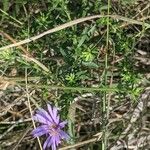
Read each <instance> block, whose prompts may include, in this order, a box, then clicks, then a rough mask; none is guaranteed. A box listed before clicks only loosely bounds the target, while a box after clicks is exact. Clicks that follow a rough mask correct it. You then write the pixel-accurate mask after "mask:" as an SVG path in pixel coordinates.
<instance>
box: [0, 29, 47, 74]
mask: <svg viewBox="0 0 150 150" xmlns="http://www.w3.org/2000/svg"><path fill="white" fill-rule="evenodd" d="M0 34H2V35H3V36H5V37H6V38H7V39H8V40H10V41H11V42H12V43H14V44H16V43H17V42H16V40H15V39H13V38H12V37H11V36H10V35H8V34H7V33H4V32H3V31H1V30H0ZM18 47H19V48H20V49H21V50H22V51H23V53H24V54H25V55H23V54H22V57H24V58H25V59H26V60H27V61H33V62H34V63H36V64H37V65H38V66H39V67H40V68H42V69H43V70H44V71H46V72H49V69H48V68H47V67H46V66H45V65H43V64H42V63H41V62H39V61H38V60H36V59H35V58H34V57H33V56H32V55H31V54H30V53H29V52H28V51H27V50H26V49H25V48H24V47H23V46H21V45H18Z"/></svg>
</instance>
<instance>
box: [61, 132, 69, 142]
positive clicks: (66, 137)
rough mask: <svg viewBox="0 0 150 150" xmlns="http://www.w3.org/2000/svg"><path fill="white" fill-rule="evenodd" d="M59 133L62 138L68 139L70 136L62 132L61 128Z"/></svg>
mask: <svg viewBox="0 0 150 150" xmlns="http://www.w3.org/2000/svg"><path fill="white" fill-rule="evenodd" d="M59 134H60V137H61V138H62V139H66V140H68V139H69V138H70V137H69V135H68V134H67V133H66V132H64V131H63V130H60V132H59Z"/></svg>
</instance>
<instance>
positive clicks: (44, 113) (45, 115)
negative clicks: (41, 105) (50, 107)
mask: <svg viewBox="0 0 150 150" xmlns="http://www.w3.org/2000/svg"><path fill="white" fill-rule="evenodd" d="M37 114H39V115H41V116H42V117H44V118H45V119H47V120H48V121H50V122H52V121H53V120H52V118H51V116H50V115H49V114H48V112H47V111H45V110H44V109H39V110H38V111H37Z"/></svg>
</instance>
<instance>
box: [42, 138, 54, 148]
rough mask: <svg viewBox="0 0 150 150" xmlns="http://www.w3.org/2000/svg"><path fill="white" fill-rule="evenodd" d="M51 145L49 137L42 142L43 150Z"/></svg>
mask: <svg viewBox="0 0 150 150" xmlns="http://www.w3.org/2000/svg"><path fill="white" fill-rule="evenodd" d="M51 145H52V140H51V136H49V137H48V138H47V139H46V141H45V142H44V145H43V149H46V147H50V146H51Z"/></svg>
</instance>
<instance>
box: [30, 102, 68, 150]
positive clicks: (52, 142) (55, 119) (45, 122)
mask: <svg viewBox="0 0 150 150" xmlns="http://www.w3.org/2000/svg"><path fill="white" fill-rule="evenodd" d="M47 108H48V111H45V110H44V109H41V108H40V109H39V110H38V111H37V113H36V114H35V116H33V119H34V120H35V121H37V122H39V123H41V125H40V126H39V127H37V128H36V129H34V130H33V131H32V134H33V136H34V137H40V136H42V135H44V134H45V135H46V137H47V139H46V141H45V142H44V145H43V149H46V147H48V148H49V147H51V148H52V150H56V147H57V146H58V145H59V144H60V143H61V140H62V139H65V140H67V139H69V136H68V134H67V133H65V132H64V131H63V130H62V129H63V128H64V127H65V125H66V123H67V122H66V121H61V120H60V116H59V115H58V110H57V108H56V107H53V108H52V107H51V106H50V105H49V104H48V105H47Z"/></svg>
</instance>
